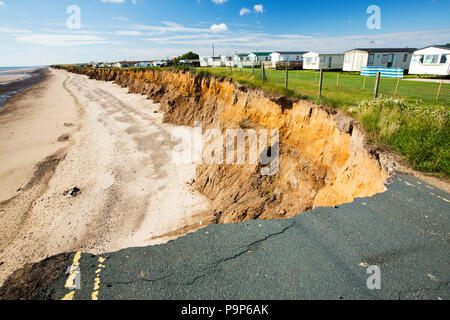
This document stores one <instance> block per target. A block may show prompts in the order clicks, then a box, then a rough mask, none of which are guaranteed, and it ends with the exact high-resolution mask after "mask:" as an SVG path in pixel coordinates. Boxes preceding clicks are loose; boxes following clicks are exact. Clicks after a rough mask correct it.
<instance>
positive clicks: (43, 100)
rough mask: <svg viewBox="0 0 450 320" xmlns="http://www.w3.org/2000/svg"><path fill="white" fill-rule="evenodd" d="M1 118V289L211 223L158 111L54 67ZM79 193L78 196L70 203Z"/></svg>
mask: <svg viewBox="0 0 450 320" xmlns="http://www.w3.org/2000/svg"><path fill="white" fill-rule="evenodd" d="M46 73H47V74H46V80H44V81H42V82H40V83H38V84H36V85H34V86H32V87H30V88H28V89H26V90H24V91H22V92H21V93H19V94H17V95H15V96H14V97H12V98H11V99H10V100H9V101H8V103H7V104H6V105H5V106H4V107H3V108H2V109H1V111H0V185H1V188H0V201H1V202H0V221H1V224H0V263H1V262H3V264H1V265H0V285H1V284H2V283H3V282H4V280H5V279H6V277H7V276H8V275H9V274H10V273H11V272H13V271H14V270H16V269H17V268H20V267H22V266H23V265H24V264H25V263H29V262H37V261H40V260H42V259H45V258H46V257H49V256H52V255H55V254H58V253H63V252H70V251H77V250H81V251H83V252H90V253H94V254H98V253H103V252H109V251H114V250H119V249H122V248H127V247H133V246H145V245H152V244H159V243H163V242H166V241H168V240H170V239H173V238H176V237H178V236H179V235H180V234H183V233H186V232H188V231H194V230H196V229H198V228H200V227H201V226H205V225H207V224H208V222H209V219H210V214H209V210H208V208H209V202H208V200H207V199H206V198H205V197H204V196H203V195H201V194H200V193H198V192H196V191H193V190H192V188H191V186H190V184H189V182H190V181H191V180H192V179H193V178H195V165H183V166H180V165H175V164H173V163H172V162H171V161H170V159H171V153H170V152H171V150H172V149H173V148H174V146H175V142H174V141H172V140H171V138H170V136H171V132H173V130H174V129H176V126H173V125H170V124H163V123H162V117H163V114H162V113H159V112H158V108H159V105H158V104H154V103H153V102H152V101H151V100H148V99H147V98H146V96H141V95H135V94H128V93H127V92H128V90H127V89H123V88H120V87H119V86H117V85H115V84H113V83H110V82H102V81H96V80H89V79H88V78H87V77H86V76H82V75H76V74H69V73H68V72H66V71H61V70H53V69H49V70H48V71H46ZM74 187H77V188H79V189H80V192H79V193H77V194H76V197H74V196H71V195H63V194H64V192H65V191H67V190H70V189H72V188H74Z"/></svg>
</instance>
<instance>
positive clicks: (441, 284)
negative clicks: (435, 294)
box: [397, 281, 450, 300]
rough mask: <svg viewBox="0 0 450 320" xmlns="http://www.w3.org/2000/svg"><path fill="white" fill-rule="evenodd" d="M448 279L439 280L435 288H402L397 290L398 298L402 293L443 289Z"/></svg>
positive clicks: (400, 297) (447, 283)
mask: <svg viewBox="0 0 450 320" xmlns="http://www.w3.org/2000/svg"><path fill="white" fill-rule="evenodd" d="M449 283H450V281H440V282H439V285H438V286H437V287H436V288H427V287H423V288H416V289H410V290H404V291H399V293H398V298H397V299H398V300H401V299H402V295H403V294H408V293H411V294H414V293H418V292H420V291H441V290H445V289H446V288H445V286H447V287H448V285H449Z"/></svg>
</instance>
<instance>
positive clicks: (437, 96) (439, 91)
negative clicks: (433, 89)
mask: <svg viewBox="0 0 450 320" xmlns="http://www.w3.org/2000/svg"><path fill="white" fill-rule="evenodd" d="M443 82H444V80H441V83H440V84H439V90H438V92H437V95H436V101H438V99H439V95H440V94H441V89H442V83H443Z"/></svg>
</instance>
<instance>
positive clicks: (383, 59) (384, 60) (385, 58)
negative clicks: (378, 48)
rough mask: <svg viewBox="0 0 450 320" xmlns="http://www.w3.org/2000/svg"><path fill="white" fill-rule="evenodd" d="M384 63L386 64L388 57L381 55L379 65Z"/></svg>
mask: <svg viewBox="0 0 450 320" xmlns="http://www.w3.org/2000/svg"><path fill="white" fill-rule="evenodd" d="M386 62H388V55H387V54H383V57H382V58H381V63H386Z"/></svg>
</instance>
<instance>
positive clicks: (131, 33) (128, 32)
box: [116, 30, 143, 36]
mask: <svg viewBox="0 0 450 320" xmlns="http://www.w3.org/2000/svg"><path fill="white" fill-rule="evenodd" d="M116 34H117V35H119V36H141V35H143V33H142V32H140V31H132V30H125V31H116Z"/></svg>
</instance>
